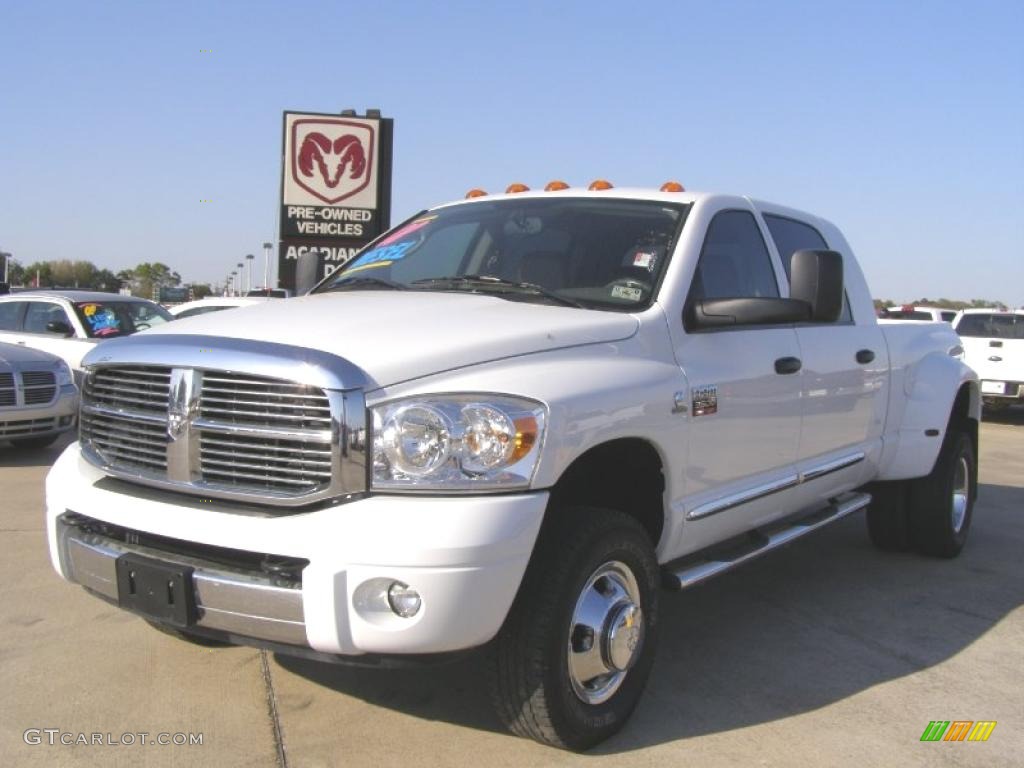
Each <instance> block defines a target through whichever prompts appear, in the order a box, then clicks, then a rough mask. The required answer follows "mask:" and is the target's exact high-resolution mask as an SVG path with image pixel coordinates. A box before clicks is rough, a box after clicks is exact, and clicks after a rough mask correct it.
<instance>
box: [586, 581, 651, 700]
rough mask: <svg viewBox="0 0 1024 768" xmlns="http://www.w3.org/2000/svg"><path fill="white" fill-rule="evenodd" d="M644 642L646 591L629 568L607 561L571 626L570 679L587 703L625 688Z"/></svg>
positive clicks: (603, 698) (589, 589) (589, 587)
mask: <svg viewBox="0 0 1024 768" xmlns="http://www.w3.org/2000/svg"><path fill="white" fill-rule="evenodd" d="M643 642H644V616H643V610H642V609H641V607H640V588H639V587H638V586H637V581H636V576H634V575H633V571H632V570H630V568H629V566H627V565H626V564H624V563H621V562H619V561H612V562H608V563H605V564H604V565H602V566H601V567H600V568H598V569H597V570H596V571H594V573H593V574H592V575H591V576H590V578H589V579H587V582H586V584H585V585H584V586H583V589H582V590H581V591H580V595H579V597H578V598H577V599H576V607H575V609H574V610H573V614H572V621H571V624H570V625H569V648H568V659H569V680H570V681H571V682H572V689H573V691H574V692H575V693H576V696H577V697H579V699H580V700H581V701H583V702H584V703H586V704H601V703H602V702H605V701H607V700H608V699H609V698H611V696H612V695H613V694H614V693H615V692H616V691H617V690H618V689H619V686H621V685H622V682H623V681H624V680H625V679H626V674H627V673H628V672H629V670H630V668H631V667H632V666H633V665H634V664H635V663H636V660H637V659H638V658H639V656H640V650H641V648H642V646H643Z"/></svg>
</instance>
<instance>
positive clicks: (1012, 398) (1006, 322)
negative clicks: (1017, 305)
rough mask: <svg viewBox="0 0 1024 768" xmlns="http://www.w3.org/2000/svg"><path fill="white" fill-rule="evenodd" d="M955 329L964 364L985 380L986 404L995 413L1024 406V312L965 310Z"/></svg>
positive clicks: (1022, 310)
mask: <svg viewBox="0 0 1024 768" xmlns="http://www.w3.org/2000/svg"><path fill="white" fill-rule="evenodd" d="M953 328H954V329H955V330H956V332H957V333H958V334H959V335H960V340H961V342H962V343H963V346H964V362H965V363H967V364H968V365H969V366H971V368H973V369H974V370H975V371H977V373H978V377H979V378H980V379H981V401H982V404H983V405H984V406H985V407H986V408H989V409H990V410H993V411H998V410H1002V409H1003V408H1007V407H1009V406H1011V405H1013V404H1014V403H1024V309H1018V310H1011V311H1008V312H1001V311H999V310H996V309H965V310H963V311H962V312H961V313H960V314H958V315H957V316H956V319H955V320H954V321H953Z"/></svg>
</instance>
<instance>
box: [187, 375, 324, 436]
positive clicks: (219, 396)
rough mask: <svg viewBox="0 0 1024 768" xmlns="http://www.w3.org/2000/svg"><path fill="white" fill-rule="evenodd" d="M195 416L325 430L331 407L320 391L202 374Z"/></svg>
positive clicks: (241, 422)
mask: <svg viewBox="0 0 1024 768" xmlns="http://www.w3.org/2000/svg"><path fill="white" fill-rule="evenodd" d="M199 415H200V416H201V417H203V418H207V419H210V420H213V421H218V422H224V423H230V424H242V425H245V424H257V425H259V426H261V427H263V426H266V427H276V428H279V429H300V430H312V431H318V430H325V429H326V430H329V429H330V428H331V404H330V402H329V401H328V400H327V395H326V394H325V393H324V391H323V390H322V389H318V388H316V387H310V386H307V385H305V384H295V383H292V382H290V381H280V380H274V379H261V378H254V377H252V376H239V375H236V374H229V373H204V374H203V388H202V396H201V398H200V402H199Z"/></svg>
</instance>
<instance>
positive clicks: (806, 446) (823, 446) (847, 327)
mask: <svg viewBox="0 0 1024 768" xmlns="http://www.w3.org/2000/svg"><path fill="white" fill-rule="evenodd" d="M764 220H765V224H766V225H767V227H768V230H769V232H770V233H771V236H772V240H773V241H774V243H775V247H776V249H777V251H778V254H779V258H780V260H781V261H782V264H783V269H784V270H785V273H786V281H787V283H788V282H789V274H790V269H789V267H790V261H791V260H792V258H793V254H794V253H795V252H796V251H799V250H802V249H805V248H809V249H816V250H817V249H827V248H828V247H829V244H828V243H827V242H826V241H825V238H824V237H822V235H821V233H820V232H819V231H818V230H817V229H816V228H815V227H814V226H812V225H811V224H810V223H808V222H806V221H800V220H798V219H794V218H790V217H787V216H781V215H774V214H770V213H766V214H765V215H764ZM796 336H797V341H798V343H799V345H800V359H801V360H802V361H803V381H802V382H801V386H802V391H801V396H802V400H803V429H802V431H801V435H800V448H799V451H798V458H797V464H798V468H799V470H800V476H801V478H802V479H803V480H805V481H808V482H810V481H811V480H815V481H816V482H815V485H814V486H813V487H809V489H808V494H809V495H810V496H814V497H817V498H821V497H822V496H823V494H827V493H828V492H829V490H830V489H836V488H838V487H840V486H842V485H843V484H844V483H846V484H848V483H849V482H850V481H851V478H853V479H857V478H859V473H860V472H861V471H862V470H863V468H864V467H863V465H862V464H861V462H862V461H863V459H864V458H865V456H866V455H867V452H868V450H869V449H870V447H871V445H872V443H875V442H877V441H878V440H880V439H881V434H882V428H883V425H884V419H885V407H886V399H887V393H886V386H887V382H888V378H887V369H888V364H887V363H888V357H887V356H888V351H887V347H886V344H885V339H884V338H883V335H882V331H881V329H880V328H879V327H878V324H877V323H876V321H875V318H874V317H870V318H854V317H853V315H852V313H851V310H850V304H849V301H845V302H844V303H843V312H842V315H841V316H840V318H839V321H838V322H835V323H824V324H811V323H803V324H799V325H797V326H796Z"/></svg>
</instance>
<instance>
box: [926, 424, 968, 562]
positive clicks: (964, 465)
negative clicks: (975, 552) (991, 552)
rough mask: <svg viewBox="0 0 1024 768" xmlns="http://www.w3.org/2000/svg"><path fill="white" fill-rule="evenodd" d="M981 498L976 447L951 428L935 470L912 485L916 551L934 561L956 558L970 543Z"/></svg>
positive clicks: (957, 428)
mask: <svg viewBox="0 0 1024 768" xmlns="http://www.w3.org/2000/svg"><path fill="white" fill-rule="evenodd" d="M977 495H978V461H977V456H976V455H975V450H974V443H973V441H972V440H971V437H970V435H969V434H968V433H967V432H966V430H964V429H963V427H962V426H961V425H958V424H956V423H955V422H954V423H952V424H950V427H949V432H948V433H947V434H946V439H945V440H944V441H943V444H942V450H941V451H940V452H939V458H938V459H937V460H936V461H935V467H934V468H933V469H932V472H931V474H930V475H928V476H927V477H922V478H920V479H919V480H914V481H913V482H911V484H910V493H909V522H910V536H911V541H912V542H913V545H914V548H915V549H916V550H917V551H918V552H920V553H921V554H923V555H929V556H931V557H956V556H957V555H958V554H960V550H961V549H963V547H964V544H965V543H966V541H967V533H968V531H969V530H970V527H971V518H972V517H973V515H974V501H975V499H976V498H977Z"/></svg>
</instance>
